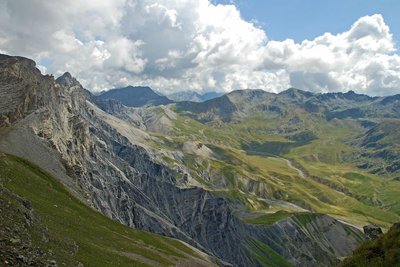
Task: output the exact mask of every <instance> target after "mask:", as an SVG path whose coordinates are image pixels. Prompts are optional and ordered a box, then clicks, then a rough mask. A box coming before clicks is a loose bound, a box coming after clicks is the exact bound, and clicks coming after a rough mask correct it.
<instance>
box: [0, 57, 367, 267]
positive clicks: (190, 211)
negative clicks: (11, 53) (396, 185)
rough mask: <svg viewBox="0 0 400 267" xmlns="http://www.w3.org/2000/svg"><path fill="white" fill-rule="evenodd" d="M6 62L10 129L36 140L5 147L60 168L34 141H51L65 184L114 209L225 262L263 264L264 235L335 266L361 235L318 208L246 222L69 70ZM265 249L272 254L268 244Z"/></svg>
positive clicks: (303, 261)
mask: <svg viewBox="0 0 400 267" xmlns="http://www.w3.org/2000/svg"><path fill="white" fill-rule="evenodd" d="M0 67H1V69H0V94H1V96H4V98H0V107H1V112H0V115H1V116H5V117H7V118H8V123H11V124H12V125H13V129H11V130H10V131H11V133H10V135H12V134H14V137H15V136H18V135H20V136H22V134H19V133H24V137H23V139H21V140H35V141H34V142H27V143H26V144H25V150H29V153H27V152H26V151H22V152H21V150H15V148H14V147H12V144H13V143H12V142H10V143H4V142H3V143H2V144H0V145H1V146H0V147H3V148H5V149H8V151H11V152H13V151H14V153H17V154H18V153H19V154H21V153H22V154H24V155H25V156H26V157H29V159H30V160H32V161H34V162H35V161H36V162H37V163H38V165H39V166H41V167H42V168H44V169H47V170H49V171H50V172H51V171H53V172H54V170H52V167H51V166H49V165H46V162H45V160H40V158H43V155H41V154H39V153H43V151H46V150H44V149H43V148H41V150H37V151H36V150H34V149H30V148H33V147H42V146H45V145H46V146H47V147H49V148H51V151H52V152H49V153H53V154H51V155H58V156H57V157H59V158H60V162H62V163H63V164H64V166H65V173H64V174H63V175H64V176H67V177H65V178H64V179H63V182H64V184H66V186H68V187H69V188H72V189H73V190H74V192H75V193H76V194H80V196H81V198H82V199H84V200H85V201H87V203H89V204H90V205H91V206H93V207H94V208H96V209H97V210H99V211H100V212H102V213H103V214H105V215H106V216H108V217H110V218H113V219H115V220H118V221H120V222H121V223H123V224H126V225H129V226H131V227H136V228H140V229H144V230H148V231H151V232H155V233H159V234H163V235H166V236H171V237H175V238H178V239H181V240H183V241H185V242H187V243H189V244H191V245H193V246H196V247H198V248H200V249H202V250H203V251H205V252H206V253H208V254H210V255H215V256H216V257H218V258H219V259H221V260H222V261H220V264H221V265H224V264H228V263H230V264H233V265H235V266H261V265H262V263H261V261H260V259H259V258H258V257H257V255H256V254H254V249H255V247H254V244H259V243H262V244H264V245H263V246H266V247H269V248H271V249H272V250H273V251H275V252H276V253H277V254H279V255H281V256H282V257H283V258H286V259H287V260H289V261H290V262H291V263H293V264H294V265H297V266H317V265H321V264H322V265H333V264H335V263H336V259H337V258H338V257H343V256H346V255H348V254H350V253H351V251H352V250H353V249H354V248H355V247H356V245H357V244H358V243H359V241H360V240H361V237H360V235H359V233H358V231H357V230H356V229H354V228H352V227H350V226H347V225H344V224H341V223H340V222H338V221H336V220H334V219H332V218H330V217H328V216H325V215H318V214H315V215H313V216H310V217H307V218H306V219H304V218H302V217H296V216H292V217H289V218H287V219H285V220H282V221H279V222H277V223H275V224H274V225H272V226H269V227H262V226H254V225H247V224H245V223H243V222H242V221H240V220H239V219H238V218H236V217H235V215H234V212H233V209H232V205H233V204H232V203H231V202H230V201H229V200H228V199H225V198H222V197H218V196H216V195H214V194H212V193H210V192H208V191H205V190H204V189H202V188H197V187H190V188H183V187H182V186H181V185H180V184H179V183H178V182H177V181H176V177H177V173H176V172H175V171H174V170H172V169H170V168H169V167H168V166H165V165H162V164H160V163H159V161H157V160H156V158H155V155H154V153H151V151H149V150H148V149H146V148H145V147H141V146H139V145H137V144H134V143H133V142H131V141H130V139H128V138H127V137H126V136H124V135H122V134H121V133H120V132H119V131H118V130H117V129H116V128H114V127H113V126H112V125H111V124H110V123H109V122H108V121H107V120H106V119H104V116H103V115H102V113H101V112H102V111H101V110H100V109H99V108H97V107H96V105H95V104H94V103H93V101H92V100H93V98H92V97H91V96H90V95H89V94H88V92H87V91H85V90H84V89H83V88H82V86H81V85H80V84H79V83H78V82H77V81H76V80H75V79H74V78H73V77H72V76H71V75H70V74H68V73H66V74H64V75H63V76H62V77H60V78H59V79H57V80H56V81H54V79H53V78H52V77H49V76H42V75H41V74H40V72H39V71H38V70H37V69H36V68H34V63H33V62H32V61H30V60H27V59H22V58H16V57H8V56H1V57H0ZM248 93H251V92H248ZM249 97H250V96H249ZM4 99H5V100H4ZM10 99H11V100H12V101H10ZM5 101H9V102H10V103H9V104H6V103H5ZM109 116H111V115H109ZM109 119H110V118H109ZM5 121H6V120H5V119H3V120H2V122H3V125H4V124H5ZM29 135H31V136H30V137H29ZM13 140H15V138H14V139H13ZM39 143H40V145H39ZM10 144H11V145H10ZM13 149H14V150H13ZM35 153H36V154H35ZM46 153H47V152H46ZM57 170H60V171H62V168H59V169H57ZM254 242H256V243H254ZM257 242H258V243H257ZM259 253H261V254H262V255H266V256H270V254H269V253H270V252H268V251H267V250H262V251H261V252H259ZM226 262H228V263H226Z"/></svg>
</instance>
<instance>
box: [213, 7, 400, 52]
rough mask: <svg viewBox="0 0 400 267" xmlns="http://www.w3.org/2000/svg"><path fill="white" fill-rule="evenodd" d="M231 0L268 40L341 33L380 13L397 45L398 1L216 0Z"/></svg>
mask: <svg viewBox="0 0 400 267" xmlns="http://www.w3.org/2000/svg"><path fill="white" fill-rule="evenodd" d="M214 2H215V3H222V4H229V3H235V4H236V6H237V7H238V8H239V10H240V12H241V15H242V16H243V18H244V19H246V20H256V21H258V22H259V23H260V24H259V26H261V27H262V28H263V29H264V30H265V31H266V33H267V35H268V38H269V39H272V40H284V39H286V38H291V39H294V40H295V41H296V42H301V41H303V40H304V39H308V40H311V39H314V38H315V37H317V36H320V35H322V34H323V33H325V32H331V33H333V34H336V33H341V32H343V31H346V30H348V29H349V28H350V26H351V25H352V24H353V23H354V22H355V21H356V20H357V19H359V18H360V17H362V16H366V15H373V14H377V13H378V14H381V15H382V16H383V18H384V20H385V22H386V24H387V25H388V26H389V27H390V30H391V32H392V33H393V37H394V39H395V41H396V45H397V47H399V40H400V1H399V0H335V1H331V0H329V1H326V0H236V1H232V0H218V1H214Z"/></svg>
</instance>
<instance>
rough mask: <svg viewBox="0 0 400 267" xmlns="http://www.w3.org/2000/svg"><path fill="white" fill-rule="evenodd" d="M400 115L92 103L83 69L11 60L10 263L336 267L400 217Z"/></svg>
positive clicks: (146, 99) (349, 97)
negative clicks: (44, 70) (368, 234)
mask: <svg viewBox="0 0 400 267" xmlns="http://www.w3.org/2000/svg"><path fill="white" fill-rule="evenodd" d="M133 95H135V96H133ZM136 96H140V97H136ZM132 101H133V102H132ZM399 107H400V106H399V102H398V101H397V100H396V97H389V98H374V97H368V96H364V95H358V94H355V93H354V92H349V93H344V94H342V93H337V94H313V93H309V92H304V91H301V90H297V89H289V90H287V91H285V92H283V93H280V94H272V93H267V92H264V91H262V90H241V91H234V92H231V93H229V94H226V95H223V96H220V97H216V98H213V99H210V100H207V101H204V102H201V103H194V102H188V101H184V102H177V103H175V102H172V101H170V100H169V99H167V98H164V97H162V96H159V95H158V94H156V93H154V92H153V91H151V89H150V88H147V87H146V88H142V87H140V88H139V87H127V88H123V89H116V90H111V91H108V92H106V93H103V94H101V95H100V96H94V95H92V94H91V93H90V92H89V91H87V90H85V89H84V88H83V87H82V86H81V84H80V83H79V81H77V80H76V79H75V78H74V77H72V76H71V74H70V73H65V74H64V75H62V76H61V77H59V78H57V79H54V77H53V76H49V75H42V74H41V73H40V71H39V70H38V69H37V68H36V67H35V62H33V61H32V60H30V59H26V58H22V57H13V56H7V55H0V126H1V128H0V151H1V152H2V154H1V157H0V158H1V165H2V168H1V170H0V174H1V175H0V184H1V186H2V187H1V190H6V192H8V193H7V194H9V197H8V198H9V199H11V200H12V201H11V200H7V199H0V200H1V201H6V202H7V201H10V205H9V206H7V207H8V210H7V214H11V215H7V217H3V216H2V217H1V218H2V223H5V224H7V225H10V224H11V222H12V221H14V220H18V222H19V225H21V226H18V227H19V229H21V230H17V231H19V232H20V235H18V237H14V236H12V235H11V236H10V235H9V233H7V232H4V231H0V234H1V235H2V236H0V239H1V240H2V241H1V242H3V243H4V242H5V243H4V244H7V248H8V250H9V251H12V253H11V252H10V253H8V254H7V255H5V254H4V253H2V254H0V256H1V257H2V258H1V260H2V262H4V263H5V262H6V261H7V262H8V263H10V262H12V263H14V262H18V261H22V263H21V264H23V262H25V261H27V262H37V263H38V264H58V265H60V262H63V263H65V264H72V265H84V266H104V262H105V261H107V260H110V259H113V258H115V261H116V262H117V261H118V262H119V263H121V264H125V266H126V265H129V264H133V263H140V264H143V265H150V266H160V265H167V266H168V265H176V266H213V265H219V266H335V265H337V264H338V263H339V262H340V260H341V259H343V258H344V257H346V256H349V255H351V253H352V252H353V251H354V250H355V249H356V247H357V246H358V245H359V244H360V243H361V242H362V241H363V240H364V239H365V237H364V235H363V234H362V232H361V231H360V229H361V228H362V226H364V225H366V224H370V223H374V224H377V225H380V226H381V227H383V228H387V227H389V225H390V224H392V223H393V222H395V221H398V220H399V218H400V217H399V216H400V215H399V214H400V206H399V194H398V192H399V190H400V185H399V182H398V179H397V178H396V177H397V176H398V170H399V169H398V168H396V166H397V164H398V163H397V161H398V157H396V155H397V154H396V153H397V152H398V147H397V145H394V144H393V143H390V140H396V138H397V136H398V134H397V132H393V131H391V130H390V129H391V128H390V127H387V126H386V125H387V124H389V125H392V124H395V125H397V123H398V119H399V117H400V113H399ZM23 171H24V172H23ZM46 195H48V196H49V198H46V197H45V196H46ZM7 196H8V195H7ZM50 196H51V198H50ZM25 199H26V201H28V202H24V200H25ZM21 203H22V204H21ZM24 203H30V204H27V205H28V207H26V205H25V204H24ZM93 209H94V210H96V211H98V212H99V213H97V212H94V211H93ZM13 210H15V214H14V215H13ZM2 212H3V210H2ZM24 214H28V217H26V216H25V215H24ZM31 214H32V216H33V217H32V216H31ZM24 216H25V219H24V218H23V217H24ZM49 216H54V217H51V218H50V217H49ZM72 216H73V217H72ZM85 218H94V219H95V221H91V222H89V221H88V220H86V219H85ZM110 219H111V220H110ZM6 220H7V222H6ZM62 220H65V222H66V225H65V226H62V224H58V222H59V221H62ZM25 224H27V225H25ZM28 224H34V225H37V227H36V228H29V227H31V226H29V225H28ZM7 227H9V226H7ZM32 227H35V226H32ZM69 227H71V228H69ZM64 228H65V229H70V231H66V230H65V229H64ZM23 229H28V230H29V229H34V231H33V230H32V231H30V232H29V231H28V230H23ZM46 229H47V230H46ZM76 231H82V232H81V234H79V235H78V234H76ZM112 233H116V234H112ZM20 236H22V237H20ZM39 237H40V238H39ZM107 238H110V239H107ZM16 239H18V240H20V241H19V242H17V241H15V240H16ZM4 240H5V241H4ZM13 240H14V241H13ZM21 240H31V241H29V242H30V243H29V246H27V248H26V249H25V250H26V253H25V252H24V251H22V250H21V251H20V252H18V250H17V249H18V247H19V246H20V245H19V243H20V242H22V241H21ZM57 240H61V241H60V242H61V244H64V245H60V246H57V245H56V244H57ZM88 240H89V241H90V242H89V241H88ZM96 240H97V241H96ZM126 240H129V241H130V242H128V243H127V242H126ZM178 240H179V241H178ZM24 242H25V241H24ZM26 242H28V241H26ZM97 242H98V246H95V247H93V246H92V245H91V244H93V243H94V244H96V243H97ZM3 243H2V244H3ZM14 243H15V244H16V245H15V246H14V247H12V246H13V244H14ZM17 243H18V244H17ZM113 244H118V246H113ZM140 244H144V245H143V246H142V247H141V245H140ZM49 247H50V250H51V252H50V253H49ZM14 248H15V249H16V251H17V252H15V253H14V252H13V251H14ZM46 249H47V250H46ZM41 251H44V252H43V253H42V252H41ZM19 253H20V255H19ZM24 253H25V254H24ZM26 255H28V256H26ZM66 255H69V256H66ZM90 255H99V256H98V257H99V258H98V260H97V261H96V259H95V257H91V256H90ZM19 256H21V257H19ZM106 256H107V257H106ZM103 257H104V259H103ZM99 259H102V261H103V262H102V261H100V260H99ZM53 261H54V262H53ZM8 263H6V264H8ZM108 265H110V266H113V265H116V263H115V262H114V263H113V262H108Z"/></svg>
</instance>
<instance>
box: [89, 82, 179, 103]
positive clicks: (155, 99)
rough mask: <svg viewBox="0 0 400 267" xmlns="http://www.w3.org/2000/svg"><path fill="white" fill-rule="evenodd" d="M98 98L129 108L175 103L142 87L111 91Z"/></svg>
mask: <svg viewBox="0 0 400 267" xmlns="http://www.w3.org/2000/svg"><path fill="white" fill-rule="evenodd" d="M96 98H97V99H98V100H108V99H113V100H118V101H119V102H121V103H122V104H124V105H125V106H127V107H142V106H149V105H154V106H158V105H166V104H169V103H172V102H173V101H172V100H170V99H168V98H167V97H165V96H161V95H158V94H156V93H155V92H154V91H153V90H151V88H150V87H140V86H137V87H133V86H128V87H124V88H117V89H111V90H108V91H106V92H104V93H102V94H100V95H97V96H96Z"/></svg>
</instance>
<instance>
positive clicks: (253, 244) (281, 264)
mask: <svg viewBox="0 0 400 267" xmlns="http://www.w3.org/2000/svg"><path fill="white" fill-rule="evenodd" d="M247 242H248V244H249V250H250V253H251V254H253V255H254V256H255V258H256V259H258V260H259V261H260V262H261V263H263V264H264V265H265V266H271V267H289V266H293V265H292V264H291V263H290V262H288V261H287V260H285V258H283V257H282V256H281V255H279V254H278V253H276V252H275V251H274V250H273V249H272V248H270V247H269V246H268V245H267V244H264V243H262V242H260V241H258V240H256V239H253V238H248V240H247Z"/></svg>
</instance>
